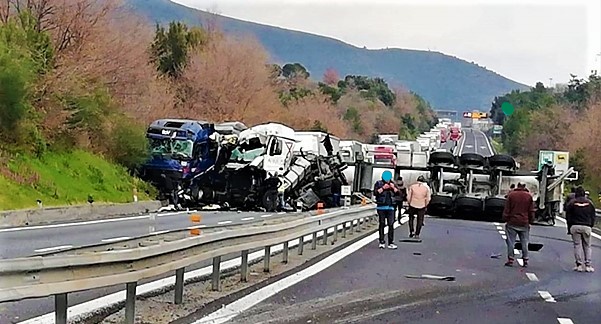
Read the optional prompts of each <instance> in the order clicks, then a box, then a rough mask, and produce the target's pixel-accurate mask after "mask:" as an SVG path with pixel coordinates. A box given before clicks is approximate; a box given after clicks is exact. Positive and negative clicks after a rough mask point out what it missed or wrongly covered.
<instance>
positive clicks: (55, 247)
mask: <svg viewBox="0 0 601 324" xmlns="http://www.w3.org/2000/svg"><path fill="white" fill-rule="evenodd" d="M72 247H73V245H60V246H52V247H47V248H43V249H37V250H33V251H34V252H49V251H54V250H62V249H70V248H72Z"/></svg>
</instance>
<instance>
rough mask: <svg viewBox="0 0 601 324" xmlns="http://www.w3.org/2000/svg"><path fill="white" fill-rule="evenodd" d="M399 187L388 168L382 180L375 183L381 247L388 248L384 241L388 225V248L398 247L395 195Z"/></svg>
mask: <svg viewBox="0 0 601 324" xmlns="http://www.w3.org/2000/svg"><path fill="white" fill-rule="evenodd" d="M398 191H399V190H398V189H397V188H396V186H395V185H394V181H392V172H390V171H388V170H386V171H384V172H383V173H382V180H379V181H376V183H375V184H374V196H375V198H376V204H377V207H376V210H377V212H378V221H379V227H378V233H379V234H380V237H379V242H380V249H384V248H386V242H385V241H384V227H385V226H386V225H388V248H389V249H396V248H397V246H396V245H395V244H394V243H393V242H394V227H393V225H394V205H395V201H394V196H395V195H396V194H397V193H398Z"/></svg>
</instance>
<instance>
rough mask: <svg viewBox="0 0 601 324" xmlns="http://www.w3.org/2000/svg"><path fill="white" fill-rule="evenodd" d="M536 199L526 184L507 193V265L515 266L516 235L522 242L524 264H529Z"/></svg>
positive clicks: (505, 215) (504, 217)
mask: <svg viewBox="0 0 601 324" xmlns="http://www.w3.org/2000/svg"><path fill="white" fill-rule="evenodd" d="M534 212H535V209H534V201H533V200H532V196H531V195H530V193H529V192H528V191H527V190H526V184H524V183H518V185H517V188H515V189H514V190H513V191H511V192H510V193H509V194H508V195H507V200H506V201H505V209H504V210H503V221H505V222H506V224H505V232H506V234H507V240H506V243H507V262H506V263H505V265H506V266H508V267H511V266H513V262H514V260H515V254H514V252H513V249H514V246H515V237H516V235H518V236H519V237H520V242H521V244H522V259H523V261H524V263H523V266H524V267H527V266H528V242H529V240H530V224H532V222H533V221H534Z"/></svg>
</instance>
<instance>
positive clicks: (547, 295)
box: [538, 290, 556, 303]
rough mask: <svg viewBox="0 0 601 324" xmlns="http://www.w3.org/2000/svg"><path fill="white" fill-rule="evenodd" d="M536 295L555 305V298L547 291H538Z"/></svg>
mask: <svg viewBox="0 0 601 324" xmlns="http://www.w3.org/2000/svg"><path fill="white" fill-rule="evenodd" d="M538 294H539V295H540V296H541V297H542V298H543V299H544V300H545V301H546V302H548V303H555V302H556V301H555V298H553V296H551V294H550V293H549V292H548V291H540V290H539V291H538Z"/></svg>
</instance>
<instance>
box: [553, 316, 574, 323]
mask: <svg viewBox="0 0 601 324" xmlns="http://www.w3.org/2000/svg"><path fill="white" fill-rule="evenodd" d="M557 321H558V322H559V324H574V322H572V320H571V319H569V318H562V317H558V318H557Z"/></svg>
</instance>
